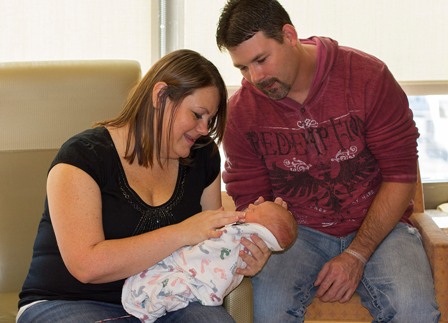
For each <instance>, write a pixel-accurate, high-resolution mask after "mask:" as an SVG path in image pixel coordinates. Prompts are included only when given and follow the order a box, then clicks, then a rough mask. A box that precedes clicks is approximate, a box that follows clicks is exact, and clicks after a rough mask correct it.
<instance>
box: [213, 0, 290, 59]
mask: <svg viewBox="0 0 448 323" xmlns="http://www.w3.org/2000/svg"><path fill="white" fill-rule="evenodd" d="M285 24H290V25H292V23H291V19H290V18H289V15H288V13H287V12H286V10H285V9H284V8H283V7H282V6H281V4H280V3H279V2H278V1H276V0H229V1H227V3H226V5H225V6H224V8H223V10H222V12H221V16H220V17H219V22H218V28H217V30H216V43H217V45H218V48H219V50H221V51H222V50H223V49H224V48H226V49H229V48H232V47H235V46H238V45H239V44H241V43H242V42H244V41H246V40H248V39H249V38H251V37H252V36H253V35H255V34H256V33H257V32H259V31H261V32H263V33H264V35H265V36H266V37H268V38H272V39H275V40H277V41H278V42H280V43H282V42H283V31H282V28H283V26H284V25H285Z"/></svg>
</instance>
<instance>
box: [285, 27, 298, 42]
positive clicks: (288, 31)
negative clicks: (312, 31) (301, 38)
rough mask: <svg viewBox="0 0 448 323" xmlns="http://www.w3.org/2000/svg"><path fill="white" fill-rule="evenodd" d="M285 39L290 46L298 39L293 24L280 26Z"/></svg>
mask: <svg viewBox="0 0 448 323" xmlns="http://www.w3.org/2000/svg"><path fill="white" fill-rule="evenodd" d="M282 30H283V34H284V38H285V41H286V42H287V43H289V44H291V45H292V46H295V45H296V44H297V41H298V36H297V31H296V28H295V27H294V26H293V25H290V24H285V25H284V26H283V28H282Z"/></svg>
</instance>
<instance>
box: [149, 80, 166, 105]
mask: <svg viewBox="0 0 448 323" xmlns="http://www.w3.org/2000/svg"><path fill="white" fill-rule="evenodd" d="M166 86H167V84H166V83H165V82H157V83H156V84H155V85H154V87H153V88H152V105H153V106H154V108H155V109H158V108H159V107H158V105H159V94H160V91H162V90H163V89H164V88H165V87H166Z"/></svg>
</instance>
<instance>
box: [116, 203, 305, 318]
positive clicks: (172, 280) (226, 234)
mask: <svg viewBox="0 0 448 323" xmlns="http://www.w3.org/2000/svg"><path fill="white" fill-rule="evenodd" d="M221 230H222V231H223V234H222V235H221V237H219V238H216V239H209V240H205V241H203V242H201V243H199V244H197V245H194V246H186V247H183V248H180V249H179V250H177V251H175V252H174V253H173V254H171V255H170V256H169V257H167V258H165V259H164V260H162V261H160V262H159V263H158V264H156V265H154V266H152V267H150V268H148V269H147V270H145V271H143V272H142V273H140V274H138V275H134V276H132V277H129V278H128V279H127V280H126V282H125V284H124V286H123V291H122V304H123V306H124V308H125V309H126V311H127V312H128V313H129V314H132V315H133V316H135V317H137V318H139V319H140V320H141V321H142V322H154V321H155V320H156V319H157V318H159V317H161V316H163V315H165V313H166V312H171V311H176V310H178V309H181V308H184V307H186V306H187V305H188V303H189V302H195V301H199V302H201V304H203V305H212V306H214V305H221V304H222V302H223V299H224V297H225V296H226V295H227V294H229V293H230V292H231V291H232V290H233V289H234V288H236V287H237V286H238V285H239V284H240V283H241V281H242V279H243V276H242V275H238V274H236V273H235V270H236V269H237V268H238V267H245V265H246V264H245V263H244V262H243V261H242V260H241V258H240V257H239V251H240V250H242V249H244V246H243V245H242V244H241V242H240V241H241V238H242V237H246V238H249V237H250V235H251V234H257V235H258V236H259V237H260V238H262V239H263V240H264V241H265V243H266V244H267V245H268V247H269V248H270V249H271V250H272V251H282V250H284V249H286V248H288V247H289V246H290V245H291V244H292V243H293V242H294V241H295V240H296V238H297V222H296V220H295V219H294V217H293V216H292V214H291V213H290V212H289V211H288V210H287V209H286V208H284V207H282V206H281V205H279V204H277V203H274V202H270V201H266V202H263V203H260V204H258V205H254V204H251V205H249V207H248V209H247V210H246V220H245V223H236V224H233V225H227V226H225V227H223V228H222V229H221Z"/></svg>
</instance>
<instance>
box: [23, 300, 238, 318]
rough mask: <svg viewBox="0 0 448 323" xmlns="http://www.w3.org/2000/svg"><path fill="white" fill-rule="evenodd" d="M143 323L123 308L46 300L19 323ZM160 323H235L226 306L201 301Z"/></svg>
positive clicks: (26, 312)
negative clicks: (203, 303) (207, 304)
mask: <svg viewBox="0 0 448 323" xmlns="http://www.w3.org/2000/svg"><path fill="white" fill-rule="evenodd" d="M31 322H32V323H49V322H50V323H58V322H61V323H62V322H63V323H95V322H96V323H100V322H101V323H103V322H104V323H124V322H129V323H140V320H139V319H137V318H135V317H133V316H130V315H128V313H126V311H125V310H124V309H123V307H122V306H121V305H117V304H110V303H103V302H95V301H59V300H56V301H45V302H41V303H37V304H35V305H33V306H31V307H30V308H28V309H26V310H25V312H23V314H22V315H21V316H20V318H19V320H18V321H17V323H31ZM156 322H157V323H182V322H184V323H191V322H198V323H226V322H229V323H230V322H235V321H234V320H233V319H232V317H231V316H230V314H228V313H227V311H226V310H225V308H224V307H222V306H203V305H201V304H199V303H197V302H195V303H190V304H189V305H188V306H187V307H185V308H183V309H180V310H178V311H175V312H169V313H167V314H166V315H165V316H162V317H161V318H160V319H158V320H157V321H156Z"/></svg>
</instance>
